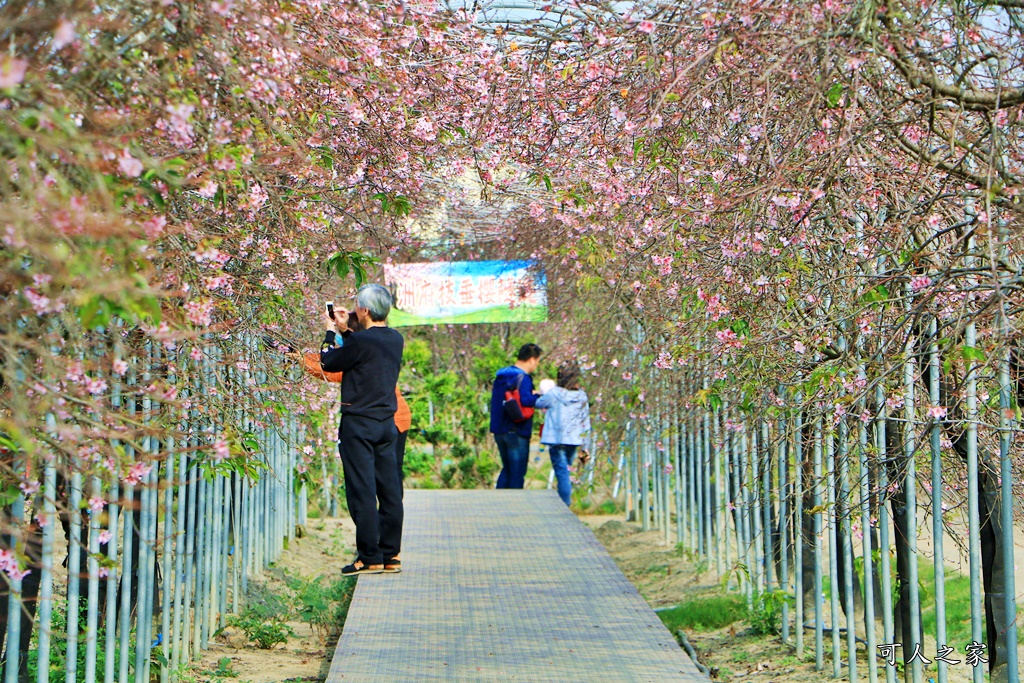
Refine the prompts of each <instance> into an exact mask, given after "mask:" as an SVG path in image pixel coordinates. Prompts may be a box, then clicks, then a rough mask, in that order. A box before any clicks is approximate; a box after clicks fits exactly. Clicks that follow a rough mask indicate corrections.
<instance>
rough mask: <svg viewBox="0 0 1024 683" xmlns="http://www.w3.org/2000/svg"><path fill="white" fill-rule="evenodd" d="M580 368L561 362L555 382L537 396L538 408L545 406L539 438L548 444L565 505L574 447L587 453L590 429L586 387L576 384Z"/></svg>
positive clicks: (573, 364)
mask: <svg viewBox="0 0 1024 683" xmlns="http://www.w3.org/2000/svg"><path fill="white" fill-rule="evenodd" d="M579 379H580V369H579V366H577V365H576V364H575V363H563V364H562V365H561V366H559V368H558V380H557V386H554V387H552V388H551V389H549V390H548V391H547V392H545V393H544V395H543V396H541V397H540V398H539V399H537V404H536V405H537V408H541V409H545V410H547V413H546V414H545V416H544V430H543V432H541V436H540V442H541V443H542V444H545V445H547V446H548V453H550V454H551V468H552V469H553V470H554V471H555V478H556V479H557V480H558V495H559V496H561V498H562V500H563V501H564V502H565V504H566V505H569V503H570V501H571V497H572V479H571V478H570V476H569V468H570V467H572V460H573V457H574V456H575V455H576V449H577V448H580V447H581V446H582V447H583V448H582V453H583V457H584V459H585V457H586V455H587V450H588V448H587V446H588V440H589V436H590V435H589V432H590V404H589V402H588V400H587V394H586V392H585V391H583V390H582V389H580V388H579Z"/></svg>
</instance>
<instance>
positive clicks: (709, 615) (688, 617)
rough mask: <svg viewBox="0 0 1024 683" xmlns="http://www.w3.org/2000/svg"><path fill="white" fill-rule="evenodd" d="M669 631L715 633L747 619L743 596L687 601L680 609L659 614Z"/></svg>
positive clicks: (721, 596)
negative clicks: (683, 630) (682, 630)
mask: <svg viewBox="0 0 1024 683" xmlns="http://www.w3.org/2000/svg"><path fill="white" fill-rule="evenodd" d="M658 616H659V617H661V621H662V622H663V623H664V624H665V626H667V627H668V630H669V631H671V632H672V633H675V632H676V631H677V630H679V629H685V630H688V631H689V630H695V631H713V630H715V629H720V628H724V627H726V626H728V625H729V624H732V623H735V622H737V621H741V620H743V619H745V618H746V617H747V603H746V601H745V599H744V598H743V596H741V595H734V594H726V595H712V596H709V597H706V598H694V599H693V600H687V601H686V602H684V603H683V604H681V605H679V606H678V607H674V608H672V609H668V610H664V611H662V612H658Z"/></svg>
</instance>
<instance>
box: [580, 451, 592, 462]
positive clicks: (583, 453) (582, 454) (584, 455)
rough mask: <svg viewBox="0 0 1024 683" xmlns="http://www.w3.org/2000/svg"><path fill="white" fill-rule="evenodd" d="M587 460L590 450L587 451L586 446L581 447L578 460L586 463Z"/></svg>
mask: <svg viewBox="0 0 1024 683" xmlns="http://www.w3.org/2000/svg"><path fill="white" fill-rule="evenodd" d="M588 460H590V451H588V450H587V449H586V448H583V449H581V450H580V462H581V463H583V464H584V465H586V464H587V461H588Z"/></svg>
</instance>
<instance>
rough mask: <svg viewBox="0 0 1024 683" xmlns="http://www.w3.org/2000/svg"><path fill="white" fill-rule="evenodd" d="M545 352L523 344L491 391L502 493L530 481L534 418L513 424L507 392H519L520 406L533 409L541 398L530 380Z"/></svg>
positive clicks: (493, 426)
mask: <svg viewBox="0 0 1024 683" xmlns="http://www.w3.org/2000/svg"><path fill="white" fill-rule="evenodd" d="M540 354H541V348H540V347H539V346H537V345H536V344H523V346H522V348H520V349H519V353H518V355H517V356H516V362H515V363H514V364H513V365H510V366H508V367H505V368H502V369H501V370H498V372H497V374H496V375H495V377H494V386H493V387H492V389H491V433H492V434H494V441H495V443H497V444H498V454H499V455H500V456H501V472H500V473H499V474H498V484H497V488H499V489H521V488H523V484H524V482H525V481H526V467H527V465H528V464H529V461H530V436H531V435H532V434H533V417H532V416H531V417H528V418H526V419H525V420H522V421H519V422H513V421H512V420H511V419H509V417H508V415H507V414H506V413H505V409H504V407H505V405H504V404H505V392H506V391H513V390H515V389H518V390H519V397H520V403H521V404H522V406H523V407H524V408H533V406H534V404H536V402H537V398H538V397H539V394H535V393H534V391H533V378H532V377H531V376H530V375H532V374H533V373H534V372H535V371H536V370H537V366H538V365H540Z"/></svg>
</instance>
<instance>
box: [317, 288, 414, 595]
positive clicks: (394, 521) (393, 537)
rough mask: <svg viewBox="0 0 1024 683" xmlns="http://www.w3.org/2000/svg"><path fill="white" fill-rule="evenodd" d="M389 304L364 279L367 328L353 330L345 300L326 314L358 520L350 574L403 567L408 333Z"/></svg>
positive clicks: (350, 494)
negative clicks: (400, 464) (400, 453)
mask: <svg viewBox="0 0 1024 683" xmlns="http://www.w3.org/2000/svg"><path fill="white" fill-rule="evenodd" d="M390 312H391V294H390V292H388V290H387V289H385V288H384V287H382V286H380V285H363V286H362V287H360V288H359V292H358V293H357V295H356V309H355V314H356V318H357V319H358V320H359V323H360V325H361V326H362V328H363V329H362V330H361V331H359V332H351V331H350V330H349V328H348V324H347V320H348V311H347V310H346V309H344V308H339V309H337V310H336V311H335V314H334V317H333V318H332V317H331V316H330V315H325V319H326V323H325V324H326V327H327V333H326V335H325V336H324V343H323V346H322V347H321V348H320V367H322V368H323V370H324V371H325V372H342V373H344V374H343V375H342V379H341V425H340V427H339V428H338V451H339V452H340V453H341V464H342V468H343V470H344V473H345V498H346V500H347V501H348V511H349V514H351V515H352V521H353V522H355V525H356V553H357V556H356V559H355V560H354V561H353V562H352V564H350V565H347V566H346V567H344V568H343V569H342V570H341V573H342V574H343V575H345V576H355V575H358V574H381V573H396V572H399V571H401V567H402V563H401V560H400V559H399V553H400V552H401V545H402V517H403V514H404V510H403V507H402V482H401V480H400V479H399V477H398V470H397V466H396V464H395V442H396V440H397V439H398V430H397V428H396V427H395V411H396V410H397V409H398V403H397V398H396V397H395V385H396V384H397V383H398V371H399V369H400V367H401V365H402V350H403V348H404V345H405V340H404V339H403V338H402V335H401V334H399V333H398V332H396V331H395V330H393V329H391V328H390V327H388V326H387V319H388V314H389V313H390ZM339 333H340V336H339ZM378 504H379V507H378Z"/></svg>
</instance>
